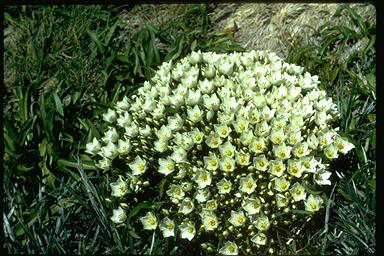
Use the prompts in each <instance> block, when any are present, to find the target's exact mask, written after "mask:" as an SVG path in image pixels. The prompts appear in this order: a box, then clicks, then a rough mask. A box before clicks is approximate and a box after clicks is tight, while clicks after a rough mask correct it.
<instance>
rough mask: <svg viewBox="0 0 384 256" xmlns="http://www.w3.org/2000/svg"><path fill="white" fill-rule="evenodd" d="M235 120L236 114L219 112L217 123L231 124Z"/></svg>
mask: <svg viewBox="0 0 384 256" xmlns="http://www.w3.org/2000/svg"><path fill="white" fill-rule="evenodd" d="M234 118H235V114H234V113H233V112H225V111H223V112H220V111H219V112H217V121H218V122H219V123H220V124H226V125H228V124H230V123H231V122H232V121H233V119H234Z"/></svg>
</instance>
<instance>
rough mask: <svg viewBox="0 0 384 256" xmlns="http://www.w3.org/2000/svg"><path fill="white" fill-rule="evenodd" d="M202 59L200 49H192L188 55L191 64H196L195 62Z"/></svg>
mask: <svg viewBox="0 0 384 256" xmlns="http://www.w3.org/2000/svg"><path fill="white" fill-rule="evenodd" d="M202 60H203V55H202V54H201V52H200V50H198V51H197V52H195V51H192V52H191V55H190V56H189V62H190V63H191V64H192V65H196V64H197V63H199V62H201V61H202Z"/></svg>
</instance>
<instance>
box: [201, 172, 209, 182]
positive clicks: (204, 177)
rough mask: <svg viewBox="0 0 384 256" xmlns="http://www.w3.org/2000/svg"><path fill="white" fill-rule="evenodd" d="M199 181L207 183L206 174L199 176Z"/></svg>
mask: <svg viewBox="0 0 384 256" xmlns="http://www.w3.org/2000/svg"><path fill="white" fill-rule="evenodd" d="M200 180H201V181H207V180H208V175H207V174H206V173H202V174H200Z"/></svg>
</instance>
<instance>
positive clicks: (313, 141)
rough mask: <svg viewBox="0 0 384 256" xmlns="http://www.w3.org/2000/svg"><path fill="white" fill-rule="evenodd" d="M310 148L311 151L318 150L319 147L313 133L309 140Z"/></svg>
mask: <svg viewBox="0 0 384 256" xmlns="http://www.w3.org/2000/svg"><path fill="white" fill-rule="evenodd" d="M307 143H308V147H310V148H311V149H317V146H318V145H319V140H318V138H317V137H316V135H315V134H313V133H311V134H310V135H309V136H308V138H307Z"/></svg>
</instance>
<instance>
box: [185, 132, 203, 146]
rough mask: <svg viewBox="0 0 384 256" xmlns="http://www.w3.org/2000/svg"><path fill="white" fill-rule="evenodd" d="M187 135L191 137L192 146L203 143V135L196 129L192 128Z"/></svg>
mask: <svg viewBox="0 0 384 256" xmlns="http://www.w3.org/2000/svg"><path fill="white" fill-rule="evenodd" d="M189 134H190V136H191V137H192V139H193V143H194V144H201V143H202V142H203V139H204V133H203V132H201V131H200V130H199V129H198V128H194V129H193V130H192V131H191V132H190V133H189Z"/></svg>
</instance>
